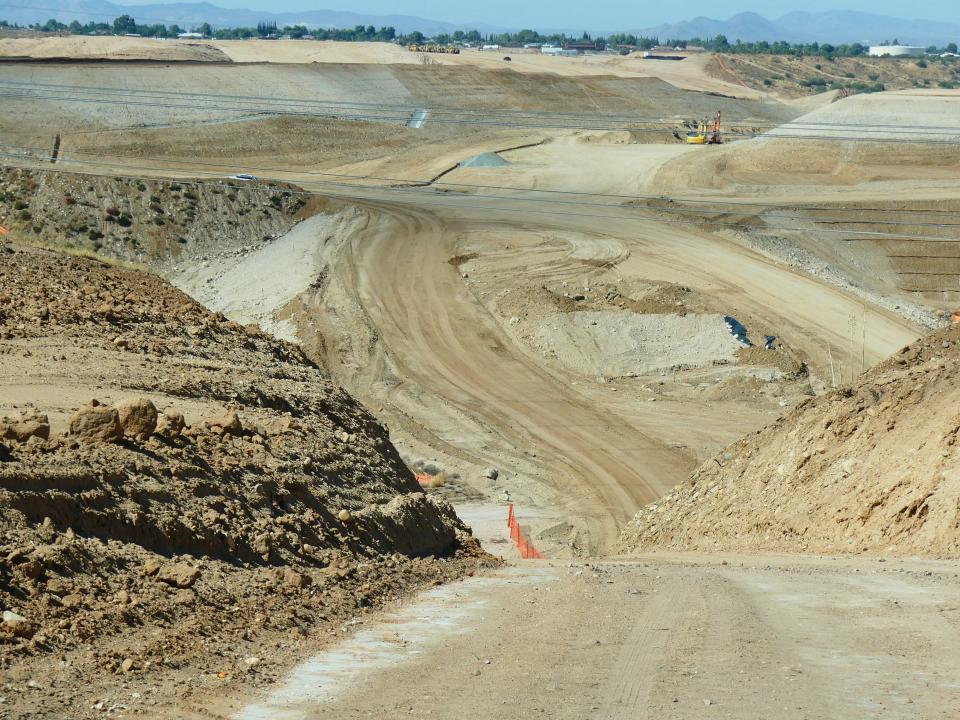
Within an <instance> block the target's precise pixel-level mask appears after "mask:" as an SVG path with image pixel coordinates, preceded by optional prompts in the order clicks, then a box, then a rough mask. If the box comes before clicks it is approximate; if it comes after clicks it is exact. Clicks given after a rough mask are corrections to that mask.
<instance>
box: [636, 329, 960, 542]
mask: <svg viewBox="0 0 960 720" xmlns="http://www.w3.org/2000/svg"><path fill="white" fill-rule="evenodd" d="M958 341H960V329H958V328H956V327H952V328H949V329H947V330H943V331H941V332H939V333H936V334H934V335H931V336H929V337H926V338H924V339H923V340H920V341H918V342H916V343H914V344H912V345H910V346H907V347H904V348H903V349H902V350H901V351H900V352H899V353H897V354H896V355H895V356H894V357H893V358H891V359H890V360H887V361H885V362H883V363H881V364H880V365H877V366H876V367H874V368H872V369H871V370H869V371H868V372H867V373H865V374H864V375H862V376H861V377H859V378H857V380H856V381H855V382H853V383H850V384H849V385H845V386H843V387H841V388H840V389H838V390H835V391H833V392H830V393H828V394H826V395H823V396H821V397H818V398H816V399H814V400H810V401H808V402H806V403H803V404H802V405H801V406H799V407H797V408H796V409H794V410H793V411H792V412H790V413H789V414H788V415H786V416H785V417H784V418H782V419H781V420H779V421H778V422H777V423H775V424H774V425H772V426H770V427H768V428H766V429H764V430H763V431H761V432H760V433H756V434H753V435H750V436H748V437H746V438H744V439H743V440H741V441H739V442H737V443H735V444H733V445H731V446H730V447H728V448H726V449H725V450H723V451H722V452H721V453H720V454H719V455H717V456H716V457H714V458H712V459H711V460H709V461H708V462H706V463H705V464H704V465H702V466H701V467H700V468H699V469H698V470H697V472H695V473H694V474H693V475H692V476H691V478H690V481H689V483H683V484H680V485H678V486H677V488H676V489H675V490H674V491H673V492H671V493H670V494H668V495H667V496H666V497H664V498H662V499H661V500H659V501H658V502H657V503H655V504H653V505H650V506H648V507H647V508H645V509H644V510H643V511H641V513H639V514H638V515H637V518H636V519H635V520H634V521H633V522H632V523H631V524H630V526H629V527H628V528H627V529H626V530H625V531H624V533H623V535H622V537H621V543H620V547H621V549H624V550H628V551H629V550H640V549H644V550H648V549H651V548H670V549H687V550H692V549H697V550H733V549H736V550H746V549H749V550H774V551H798V552H815V553H837V552H869V553H872V554H878V553H879V554H885V555H889V554H898V555H931V556H941V557H957V556H958V555H960V536H958V533H957V528H958V524H960V511H958V496H960V488H958V487H957V484H958V478H960V474H958V471H957V457H956V455H957V453H956V445H957V432H958V422H957V417H956V405H957V400H958V396H960V395H958V393H960V389H958V387H957V382H956V378H957V369H958Z"/></svg>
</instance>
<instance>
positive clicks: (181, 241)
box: [177, 235, 187, 245]
mask: <svg viewBox="0 0 960 720" xmlns="http://www.w3.org/2000/svg"><path fill="white" fill-rule="evenodd" d="M177 242H178V243H180V244H181V245H186V244H187V239H186V238H185V237H184V236H183V235H181V236H180V237H178V238H177Z"/></svg>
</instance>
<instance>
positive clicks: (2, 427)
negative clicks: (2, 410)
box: [0, 410, 50, 443]
mask: <svg viewBox="0 0 960 720" xmlns="http://www.w3.org/2000/svg"><path fill="white" fill-rule="evenodd" d="M32 437H38V438H40V439H41V440H49V439H50V420H49V419H48V418H47V416H46V415H41V414H40V413H38V412H36V411H35V410H24V411H23V412H21V413H20V414H19V416H17V417H12V418H9V417H5V418H3V419H0V440H13V441H14V442H18V443H25V442H27V441H28V440H29V439H30V438H32Z"/></svg>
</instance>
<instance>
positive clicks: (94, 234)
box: [87, 228, 103, 240]
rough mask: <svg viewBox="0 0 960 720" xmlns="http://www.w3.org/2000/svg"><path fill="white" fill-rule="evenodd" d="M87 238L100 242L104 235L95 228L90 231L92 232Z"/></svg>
mask: <svg viewBox="0 0 960 720" xmlns="http://www.w3.org/2000/svg"><path fill="white" fill-rule="evenodd" d="M87 237H88V238H90V239H91V240H99V239H100V238H102V237H103V233H102V232H100V231H99V230H97V229H96V228H93V229H91V230H90V232H88V233H87Z"/></svg>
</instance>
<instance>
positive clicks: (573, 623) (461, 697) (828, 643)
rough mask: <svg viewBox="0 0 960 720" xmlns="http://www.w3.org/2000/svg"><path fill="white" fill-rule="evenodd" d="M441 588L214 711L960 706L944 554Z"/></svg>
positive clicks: (600, 711)
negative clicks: (264, 691) (273, 687)
mask: <svg viewBox="0 0 960 720" xmlns="http://www.w3.org/2000/svg"><path fill="white" fill-rule="evenodd" d="M452 590H453V588H444V589H440V590H438V591H436V592H432V593H429V594H427V595H426V596H424V597H423V598H422V599H421V600H420V601H419V602H418V603H416V604H415V605H413V606H411V607H410V608H408V609H405V610H403V611H400V612H397V613H391V614H390V615H388V616H387V617H385V618H384V620H383V621H382V622H380V623H376V624H368V625H366V626H364V627H363V628H362V629H361V630H360V632H359V633H358V634H357V635H356V636H355V637H353V638H351V639H349V640H347V641H346V642H344V643H342V644H341V645H339V646H338V647H337V648H336V649H335V650H334V651H333V652H330V653H325V654H321V655H319V656H317V657H316V658H313V659H311V661H310V662H309V663H308V664H306V665H305V666H303V667H302V668H301V669H300V670H299V671H297V672H294V673H293V674H292V675H291V676H290V677H289V679H288V680H287V682H285V683H284V685H283V686H282V689H281V691H280V692H277V693H275V694H273V695H264V696H261V697H259V698H257V699H256V700H255V701H254V702H251V703H250V704H249V705H247V706H244V707H243V708H242V709H240V708H238V706H237V705H236V704H232V705H231V707H230V708H224V709H223V711H222V712H223V714H224V715H226V714H227V713H228V712H229V711H230V710H231V709H233V710H235V711H236V710H239V712H238V714H237V715H236V717H238V718H240V720H260V719H262V718H267V717H276V716H277V715H278V714H279V713H280V712H284V713H287V714H285V715H284V717H288V718H291V719H293V718H297V719H298V720H299V719H303V720H320V719H326V718H338V719H339V718H344V719H346V720H355V719H356V720H359V719H360V718H366V717H369V716H371V715H373V716H397V717H399V716H413V717H431V718H439V719H440V720H458V719H459V718H463V717H464V716H465V715H468V716H470V717H473V718H478V720H495V719H499V718H502V717H504V716H505V715H506V714H509V715H514V716H516V717H548V718H556V719H558V720H582V719H583V718H594V717H595V718H603V719H604V720H623V718H640V719H643V720H648V719H649V720H654V719H655V718H663V717H670V718H678V719H681V720H694V719H696V718H705V717H723V718H731V719H732V720H755V719H756V718H772V717H783V718H809V719H810V720H838V719H839V720H862V718H864V717H892V718H924V719H930V720H934V719H935V720H945V719H946V718H949V717H951V716H952V715H955V714H956V713H957V712H958V711H960V696H958V692H957V684H958V682H960V677H958V671H957V662H958V660H960V656H958V650H957V649H958V647H960V637H958V621H960V617H958V613H960V611H958V606H960V585H958V579H957V572H956V566H955V564H952V563H951V564H946V563H940V564H934V563H919V562H913V563H911V562H903V561H890V562H886V563H878V562H877V561H875V560H873V561H866V560H857V561H852V560H837V559H832V558H810V559H806V558H789V559H788V558H778V557H769V556H767V557H763V556H761V557H757V556H743V555H720V556H716V557H713V558H710V559H709V560H707V559H704V558H703V556H681V557H670V558H661V557H654V558H651V557H649V556H648V557H643V558H641V559H639V560H638V561H633V562H613V563H590V564H586V565H584V564H581V563H575V564H572V565H570V566H569V567H568V566H566V565H563V566H558V565H554V566H551V567H542V566H535V567H525V568H522V569H521V568H518V569H515V570H505V571H501V572H498V573H497V574H495V575H494V576H492V577H483V578H472V579H470V580H468V581H467V582H465V583H463V584H462V585H461V586H460V587H458V588H456V592H451V591H452ZM424 616H427V617H438V616H439V617H444V618H449V619H450V621H451V622H450V626H447V625H446V624H443V623H431V622H430V621H427V622H423V621H422V620H420V618H422V617H424ZM365 666H366V667H370V668H375V670H374V672H364V671H363V670H362V668H363V667H365ZM411 678H415V680H411Z"/></svg>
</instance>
